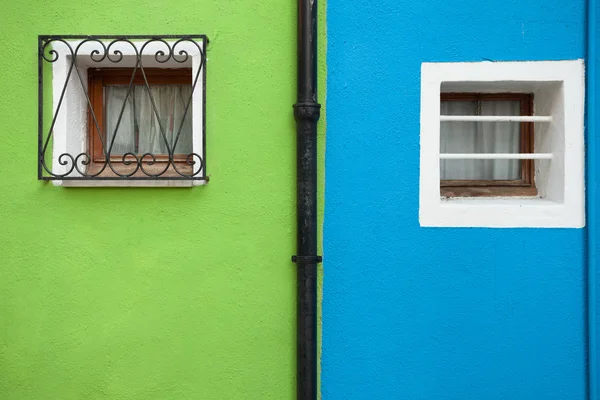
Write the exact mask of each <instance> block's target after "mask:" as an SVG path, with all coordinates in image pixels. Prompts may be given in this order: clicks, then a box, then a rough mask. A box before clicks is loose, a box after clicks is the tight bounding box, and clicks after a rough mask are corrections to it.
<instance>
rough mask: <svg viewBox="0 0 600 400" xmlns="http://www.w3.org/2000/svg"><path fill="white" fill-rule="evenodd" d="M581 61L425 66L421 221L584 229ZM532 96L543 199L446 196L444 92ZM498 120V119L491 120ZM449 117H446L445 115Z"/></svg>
mask: <svg viewBox="0 0 600 400" xmlns="http://www.w3.org/2000/svg"><path fill="white" fill-rule="evenodd" d="M584 90H585V73H584V62H583V60H567V61H522V62H490V61H484V62H473V63H423V64H422V66H421V134H420V144H421V152H420V185H419V222H420V225H421V226H424V227H490V228H492V227H493V228H509V227H539V228H553V227H554V228H581V227H583V226H585V192H584V188H585V182H584V179H585V178H584V163H585V161H584V154H585V153H584V96H585V92H584ZM442 92H488V93H499V92H514V93H534V117H533V118H532V119H531V121H532V122H534V124H535V125H534V135H535V140H534V141H535V144H534V149H535V153H536V155H534V156H532V157H531V158H533V159H535V182H536V187H537V188H538V192H539V196H537V197H489V198H451V199H442V198H441V197H440V158H441V157H443V158H447V157H450V156H446V155H441V154H440V121H441V120H442V119H444V117H441V116H440V93H442ZM493 118H496V117H493ZM445 119H446V120H447V119H448V118H447V117H446V118H445Z"/></svg>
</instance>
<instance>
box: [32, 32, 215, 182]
mask: <svg viewBox="0 0 600 400" xmlns="http://www.w3.org/2000/svg"><path fill="white" fill-rule="evenodd" d="M207 44H208V38H207V37H206V35H177V36H174V35H164V36H127V37H125V36H77V35H63V36H39V38H38V97H39V98H38V179H39V180H204V181H208V176H207V174H206V146H205V145H206V136H205V131H206V122H205V117H204V116H205V115H206V101H205V98H206V97H205V94H206V53H205V50H206V48H207ZM83 45H87V46H88V49H89V46H90V45H92V46H93V47H94V49H93V50H92V51H86V52H85V54H82V53H80V51H81V49H82V46H83ZM149 45H151V46H150V47H154V50H152V51H149V50H148V46H149ZM123 46H127V47H129V48H130V50H129V52H128V53H127V56H129V64H128V65H123V64H124V63H123V64H121V63H122V62H123V61H124V60H125V59H126V58H128V57H126V56H125V55H124V52H123V51H122V50H123ZM157 46H158V47H157ZM55 47H60V48H61V49H62V53H61V52H59V51H56V49H55ZM157 48H158V49H157ZM186 48H187V49H189V48H192V49H194V50H193V51H194V52H196V49H197V52H198V53H197V54H199V63H197V64H198V66H194V67H193V70H192V90H191V94H190V97H189V98H188V99H187V102H186V103H184V114H183V118H182V122H181V123H180V124H179V127H178V130H177V132H176V134H175V136H174V138H173V139H172V140H171V141H169V140H168V138H167V135H166V132H165V127H164V126H163V124H162V123H161V122H160V118H157V119H158V120H159V121H158V126H159V129H160V138H161V140H162V141H163V143H164V145H165V148H166V149H167V153H166V154H161V156H162V157H166V160H164V159H163V160H161V163H160V166H159V167H158V168H157V166H158V164H159V163H158V162H157V158H158V157H157V156H158V155H157V154H152V153H149V152H147V153H143V154H135V153H133V152H127V153H125V154H119V155H118V158H120V159H118V160H115V157H117V155H114V154H111V152H112V148H113V144H114V142H115V138H116V136H117V135H118V133H119V130H118V128H119V124H120V121H121V117H122V115H123V112H124V110H125V106H126V103H127V99H128V98H129V96H130V95H131V92H132V87H133V85H134V84H133V82H134V77H135V76H136V74H138V76H139V75H140V74H141V76H142V77H143V86H144V87H145V90H146V92H147V94H148V95H149V97H150V102H151V104H152V111H153V115H156V116H157V117H158V116H159V113H158V110H157V107H156V105H155V101H154V99H153V98H152V94H151V91H150V85H149V84H148V79H147V77H146V72H145V69H144V62H145V61H146V62H148V60H149V59H151V60H152V61H153V62H154V64H158V65H166V63H168V62H170V65H171V66H170V68H172V66H173V65H177V66H183V65H184V64H186V63H187V64H186V66H187V65H189V64H190V61H191V60H190V58H191V57H192V56H191V55H190V52H189V51H188V50H186ZM61 57H66V58H67V73H66V80H65V82H64V85H63V87H62V90H61V92H60V96H59V97H58V98H57V101H56V100H55V104H54V105H53V106H52V105H50V107H48V106H46V107H44V105H45V104H44V103H45V100H44V99H45V97H44V96H45V95H44V89H45V88H44V75H45V72H44V71H45V70H46V69H47V68H48V67H52V65H53V63H56V62H57V61H59V59H60V58H61ZM63 61H64V60H63ZM82 61H85V64H86V65H87V66H89V67H90V68H92V67H94V65H103V66H107V64H108V67H109V68H110V67H113V68H114V67H128V68H132V69H133V73H132V76H131V79H130V81H129V86H128V89H127V95H126V97H125V99H124V100H123V104H122V106H121V107H120V114H119V117H118V121H117V124H116V126H115V130H114V133H113V135H112V139H111V140H110V141H107V140H106V138H107V136H108V135H105V134H104V133H103V132H101V131H100V128H99V125H98V121H97V116H96V114H95V112H94V109H93V107H92V102H91V99H90V95H89V92H88V89H87V84H86V81H85V78H84V76H83V74H82V72H81V68H80V65H78V63H82ZM100 63H102V64H100ZM47 77H48V75H46V78H47ZM73 78H74V79H75V82H76V83H77V84H78V86H79V89H80V90H81V92H80V94H83V95H84V96H85V104H86V105H87V115H88V116H89V117H88V118H91V123H90V124H91V126H92V134H93V135H97V137H98V138H99V141H100V143H101V147H102V155H103V157H102V160H103V161H101V162H100V164H99V165H98V162H97V161H94V163H95V164H96V168H94V169H93V170H91V169H90V168H88V167H89V166H90V165H91V164H92V161H93V154H91V151H90V149H89V146H86V147H87V148H86V149H85V150H84V151H82V152H73V153H69V152H61V153H60V154H56V155H53V154H52V153H53V149H52V141H53V138H54V128H55V125H56V121H57V117H58V115H59V112H60V110H61V106H63V105H64V103H65V94H66V92H67V86H68V85H70V84H72V79H73ZM200 79H201V80H202V81H200ZM70 80H71V83H70ZM199 82H202V85H201V86H202V91H203V92H202V105H201V106H202V115H203V118H202V132H201V134H202V152H201V153H202V154H198V153H196V152H193V150H194V149H192V153H189V154H186V155H185V157H184V161H179V162H175V159H174V156H175V153H174V152H175V146H176V145H177V142H178V140H179V136H180V134H181V130H182V127H183V119H185V116H186V115H187V113H188V112H191V106H192V99H193V97H194V93H195V92H196V87H197V86H198V83H199ZM48 86H49V85H48ZM54 87H55V88H56V86H54ZM71 90H73V88H71ZM46 103H48V104H50V103H51V102H50V101H46ZM46 108H49V109H50V110H52V109H53V111H52V112H49V113H48V116H49V115H50V114H51V115H52V118H51V120H50V118H49V117H48V119H47V120H45V117H44V115H45V111H46ZM46 112H47V111H46ZM69 134H71V133H70V132H66V135H69ZM53 157H56V158H54V161H55V163H54V164H59V165H60V166H61V167H60V168H61V169H62V170H61V171H60V172H59V171H53V163H52V160H53ZM115 164H120V165H124V166H129V169H128V170H127V171H126V172H124V171H123V170H122V168H121V169H119V168H117V167H116V166H115ZM151 166H155V167H154V168H151ZM55 169H56V168H55ZM167 171H168V172H167Z"/></svg>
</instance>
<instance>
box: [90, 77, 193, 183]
mask: <svg viewBox="0 0 600 400" xmlns="http://www.w3.org/2000/svg"><path fill="white" fill-rule="evenodd" d="M133 72H134V69H133V68H90V69H89V70H88V94H89V98H90V103H91V108H92V109H93V110H94V114H95V117H96V121H97V123H98V127H99V129H100V132H101V133H102V136H103V138H107V137H108V136H107V135H106V126H105V123H104V122H105V119H106V113H105V99H104V88H105V86H106V85H129V83H130V82H131V76H132V75H133ZM144 73H145V75H146V79H144V75H143V74H142V71H141V69H139V68H138V69H137V70H136V74H135V77H134V79H133V85H145V84H146V80H147V82H148V85H186V84H190V85H191V84H192V70H191V68H144ZM191 110H192V108H191V106H190V109H189V111H188V112H191ZM87 140H88V150H89V154H90V155H91V169H92V171H93V170H94V169H96V168H100V167H101V166H102V165H104V164H105V162H106V157H105V156H104V152H103V149H102V142H101V140H100V137H99V136H98V133H97V130H96V124H95V122H94V118H93V117H92V112H91V111H88V129H87ZM107 146H108V143H107ZM139 155H141V154H139ZM186 157H187V154H174V155H173V161H174V162H175V163H177V164H178V165H179V164H180V165H181V166H182V167H181V169H182V170H185V172H186V173H190V171H188V170H189V169H190V167H189V165H188V164H187V163H186ZM110 161H111V163H114V164H115V165H119V163H123V155H111V157H110ZM168 161H169V155H168V154H155V162H156V164H160V163H166V162H168ZM154 168H155V169H161V168H163V167H160V166H159V165H157V166H155V167H154ZM147 169H148V168H147ZM169 169H171V168H169ZM106 172H107V173H110V170H106ZM172 172H174V171H171V172H169V171H167V172H166V174H167V175H169V174H171V173H172Z"/></svg>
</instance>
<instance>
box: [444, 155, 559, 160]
mask: <svg viewBox="0 0 600 400" xmlns="http://www.w3.org/2000/svg"><path fill="white" fill-rule="evenodd" d="M553 157H554V155H553V154H552V153H478V154H477V153H468V154H461V153H441V154H440V160H551V159H552V158H553Z"/></svg>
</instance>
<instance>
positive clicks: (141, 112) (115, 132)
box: [104, 85, 192, 155]
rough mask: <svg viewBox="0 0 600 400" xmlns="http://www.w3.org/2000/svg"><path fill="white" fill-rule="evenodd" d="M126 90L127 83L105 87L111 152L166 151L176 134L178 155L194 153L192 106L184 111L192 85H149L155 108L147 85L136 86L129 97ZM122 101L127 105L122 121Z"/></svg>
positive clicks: (154, 152) (142, 152)
mask: <svg viewBox="0 0 600 400" xmlns="http://www.w3.org/2000/svg"><path fill="white" fill-rule="evenodd" d="M127 89H128V85H107V86H105V88H104V99H105V100H104V101H105V104H104V107H105V108H104V109H105V126H106V135H107V137H108V143H107V146H110V142H111V140H112V139H113V137H114V142H113V147H112V150H111V154H114V155H119V154H124V153H128V152H130V153H134V154H144V153H152V154H154V155H158V154H167V153H168V151H167V144H166V143H168V144H169V147H172V146H173V144H174V143H175V139H176V138H177V137H178V139H177V146H176V147H175V154H189V153H191V152H192V107H191V105H190V107H188V110H187V112H186V110H185V108H186V105H187V104H188V102H189V101H190V98H191V95H192V85H152V86H150V94H151V95H152V99H153V100H154V105H155V106H156V111H155V110H154V107H153V105H152V101H151V99H150V96H149V94H148V90H147V89H146V86H145V85H134V86H133V87H132V89H131V93H129V96H127ZM126 98H127V100H126V102H125V99H126ZM123 102H125V108H124V109H123V114H122V117H121V120H120V122H119V115H121V109H122V108H123ZM157 113H158V115H157ZM184 114H185V118H184ZM117 122H119V123H118V125H117ZM159 122H160V123H159ZM178 135H179V136H178ZM165 140H166V143H165Z"/></svg>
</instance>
